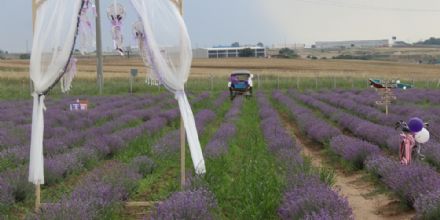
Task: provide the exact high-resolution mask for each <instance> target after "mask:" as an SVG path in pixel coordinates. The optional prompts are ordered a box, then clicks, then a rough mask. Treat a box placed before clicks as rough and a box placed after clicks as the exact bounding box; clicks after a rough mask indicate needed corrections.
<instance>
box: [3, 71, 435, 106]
mask: <svg viewBox="0 0 440 220" xmlns="http://www.w3.org/2000/svg"><path fill="white" fill-rule="evenodd" d="M227 82H228V79H227V77H215V78H213V79H212V81H211V78H210V77H205V78H195V77H194V78H190V79H189V80H188V81H187V83H186V87H185V88H186V90H187V91H189V92H199V91H209V90H211V91H225V90H227ZM253 82H254V88H255V89H260V90H272V89H289V88H294V89H298V90H300V91H304V90H320V89H352V88H356V89H368V88H370V87H369V85H368V83H367V78H349V77H318V78H316V77H286V76H282V74H281V75H280V77H278V76H277V75H263V76H261V77H260V80H258V78H257V77H254V79H253ZM414 84H415V86H416V87H417V88H429V89H438V88H439V87H437V83H434V82H431V83H426V82H425V81H416V82H415V83H414ZM129 89H130V87H129V78H128V77H127V78H110V79H109V78H105V79H104V87H103V91H102V95H126V94H129ZM163 91H165V89H164V87H161V88H158V87H156V86H147V85H146V84H145V83H144V78H143V77H137V78H135V81H134V84H133V93H134V94H143V93H158V92H163ZM30 94H31V90H30V85H29V79H28V78H26V79H10V78H1V79H0V100H5V99H6V100H17V99H30V98H31V96H30ZM95 95H99V89H98V86H97V83H96V80H94V79H74V81H73V83H72V89H71V91H70V92H69V94H67V95H66V94H62V93H61V92H60V86H59V85H58V84H57V85H56V86H55V87H54V88H53V89H52V91H51V92H50V93H49V96H50V97H54V98H58V97H64V96H95Z"/></svg>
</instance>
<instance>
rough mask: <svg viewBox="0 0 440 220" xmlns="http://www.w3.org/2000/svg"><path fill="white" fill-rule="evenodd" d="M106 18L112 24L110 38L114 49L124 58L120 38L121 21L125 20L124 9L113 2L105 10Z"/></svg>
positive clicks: (121, 39)
mask: <svg viewBox="0 0 440 220" xmlns="http://www.w3.org/2000/svg"><path fill="white" fill-rule="evenodd" d="M107 17H108V18H109V19H110V22H111V24H112V38H113V43H114V46H115V49H116V51H117V52H119V54H121V56H124V50H123V49H122V47H123V36H122V20H123V19H124V18H125V9H124V7H123V6H122V5H121V4H119V3H116V2H114V3H113V4H111V5H110V6H109V7H108V8H107Z"/></svg>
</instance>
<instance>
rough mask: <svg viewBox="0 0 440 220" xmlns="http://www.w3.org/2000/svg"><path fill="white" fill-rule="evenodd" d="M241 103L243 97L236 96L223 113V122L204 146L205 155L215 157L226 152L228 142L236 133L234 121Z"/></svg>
mask: <svg viewBox="0 0 440 220" xmlns="http://www.w3.org/2000/svg"><path fill="white" fill-rule="evenodd" d="M242 104H243V98H242V97H237V98H236V99H234V101H233V102H232V106H231V108H230V109H229V111H228V112H227V113H226V115H225V118H226V120H225V122H223V123H222V124H221V125H220V128H219V129H217V132H216V133H215V134H214V136H213V137H212V138H211V140H210V141H209V142H208V144H207V145H206V147H205V155H206V156H207V157H211V158H215V157H219V156H222V155H224V154H226V153H227V152H228V148H229V146H228V142H229V140H230V139H231V138H232V137H233V136H234V135H235V133H236V126H235V124H234V121H235V120H236V119H237V118H238V116H239V114H240V109H241V106H242Z"/></svg>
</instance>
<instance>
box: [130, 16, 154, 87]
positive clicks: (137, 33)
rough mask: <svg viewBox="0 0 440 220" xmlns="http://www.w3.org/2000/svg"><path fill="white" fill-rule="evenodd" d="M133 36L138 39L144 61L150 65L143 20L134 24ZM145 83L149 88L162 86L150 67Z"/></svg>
mask: <svg viewBox="0 0 440 220" xmlns="http://www.w3.org/2000/svg"><path fill="white" fill-rule="evenodd" d="M133 35H134V38H135V39H136V42H137V46H138V48H139V54H140V55H141V57H142V60H143V61H144V63H149V62H148V58H147V51H146V46H145V45H146V37H145V31H144V25H143V23H142V20H139V21H136V22H135V23H134V24H133ZM145 83H146V84H147V85H149V86H160V81H159V79H157V77H156V75H155V74H154V73H153V72H152V71H151V69H150V68H149V67H147V74H146V77H145Z"/></svg>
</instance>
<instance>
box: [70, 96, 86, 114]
mask: <svg viewBox="0 0 440 220" xmlns="http://www.w3.org/2000/svg"><path fill="white" fill-rule="evenodd" d="M88 105H89V101H88V100H87V99H83V100H79V99H77V100H76V103H72V104H70V111H86V110H87V109H88Z"/></svg>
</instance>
